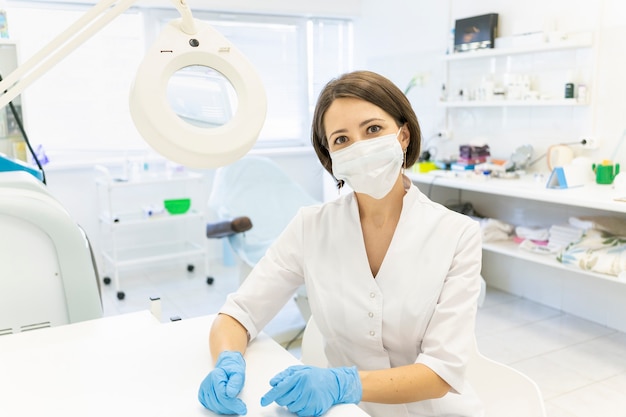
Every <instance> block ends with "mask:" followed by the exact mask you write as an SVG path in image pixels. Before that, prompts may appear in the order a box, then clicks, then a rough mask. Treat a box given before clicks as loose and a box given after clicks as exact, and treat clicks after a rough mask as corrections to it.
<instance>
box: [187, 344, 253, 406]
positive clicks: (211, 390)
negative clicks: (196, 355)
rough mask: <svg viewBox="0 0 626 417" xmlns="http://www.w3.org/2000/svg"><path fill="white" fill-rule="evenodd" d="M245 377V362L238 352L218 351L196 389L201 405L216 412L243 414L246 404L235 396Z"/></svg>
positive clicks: (239, 390)
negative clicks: (218, 354)
mask: <svg viewBox="0 0 626 417" xmlns="http://www.w3.org/2000/svg"><path fill="white" fill-rule="evenodd" d="M245 379H246V362H245V361H244V360H243V356H242V355H241V353H240V352H232V351H224V352H222V353H220V356H219V357H218V358H217V363H216V364H215V369H213V370H212V371H211V372H210V373H209V374H208V375H207V376H206V378H204V380H203V381H202V383H201V384H200V389H199V390H198V400H200V402H201V403H202V405H203V406H205V407H206V408H208V409H209V410H211V411H213V412H214V413H218V414H238V415H244V414H246V413H247V412H248V409H247V408H246V404H245V403H244V402H243V401H241V400H240V399H239V398H237V395H239V393H240V392H241V389H242V388H243V384H244V382H245Z"/></svg>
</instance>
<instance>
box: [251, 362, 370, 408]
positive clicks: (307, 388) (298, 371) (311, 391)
mask: <svg viewBox="0 0 626 417" xmlns="http://www.w3.org/2000/svg"><path fill="white" fill-rule="evenodd" d="M270 385H271V386H272V387H273V388H272V389H271V390H269V391H268V392H267V393H266V394H265V395H264V396H263V398H261V405H262V406H263V407H265V406H267V405H269V404H271V403H272V402H274V401H275V402H276V404H278V405H282V406H285V407H287V409H288V410H289V411H291V412H292V413H296V414H297V415H298V416H300V417H303V416H321V415H322V414H324V413H325V412H326V411H328V409H329V408H330V407H332V406H333V405H335V404H350V403H353V404H357V403H359V402H360V401H361V397H362V395H363V388H362V386H361V379H360V378H359V373H358V371H357V369H356V367H355V366H353V367H342V368H317V367H314V366H305V365H296V366H290V367H289V368H287V369H285V370H284V371H282V372H280V373H279V374H278V375H276V376H275V377H274V378H272V379H271V380H270Z"/></svg>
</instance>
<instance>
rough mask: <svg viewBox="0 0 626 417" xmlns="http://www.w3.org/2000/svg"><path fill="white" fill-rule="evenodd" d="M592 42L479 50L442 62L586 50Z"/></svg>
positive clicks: (445, 56) (450, 57) (444, 57)
mask: <svg viewBox="0 0 626 417" xmlns="http://www.w3.org/2000/svg"><path fill="white" fill-rule="evenodd" d="M592 44H593V41H592V39H591V36H588V37H587V38H586V39H581V40H572V41H562V42H556V43H542V44H536V45H527V46H520V47H510V48H491V49H479V50H476V51H468V52H458V53H455V54H449V55H444V56H443V59H444V61H461V60H467V59H480V58H491V57H498V56H507V55H520V54H533V53H539V52H555V51H559V50H566V49H577V48H588V47H591V46H592Z"/></svg>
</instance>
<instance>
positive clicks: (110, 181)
mask: <svg viewBox="0 0 626 417" xmlns="http://www.w3.org/2000/svg"><path fill="white" fill-rule="evenodd" d="M201 179H202V175H200V174H196V173H192V172H186V173H183V174H178V173H175V174H169V175H168V174H167V173H164V172H162V173H161V172H160V173H148V174H142V175H139V176H138V177H137V178H133V179H132V180H128V179H124V178H112V177H107V176H101V177H98V178H96V183H97V184H99V185H103V186H105V187H110V188H121V187H133V186H143V185H149V184H163V183H168V184H169V183H172V182H184V181H192V180H194V181H195V180H201Z"/></svg>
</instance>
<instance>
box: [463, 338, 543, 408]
mask: <svg viewBox="0 0 626 417" xmlns="http://www.w3.org/2000/svg"><path fill="white" fill-rule="evenodd" d="M467 379H468V381H469V383H470V384H471V386H472V388H473V389H474V391H476V393H477V394H478V397H479V398H480V399H481V400H482V402H483V404H484V405H485V417H496V416H507V417H545V415H546V410H545V405H544V401H543V396H542V395H541V391H540V390H539V387H538V386H537V384H536V383H535V381H533V380H532V379H530V378H529V377H528V376H527V375H525V374H523V373H522V372H520V371H518V370H517V369H514V368H512V367H510V366H508V365H505V364H503V363H500V362H496V361H494V360H492V359H489V358H487V357H485V356H484V355H483V354H481V353H480V352H479V351H478V346H477V345H476V343H474V352H473V353H472V357H471V358H470V361H469V363H468V366H467Z"/></svg>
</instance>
